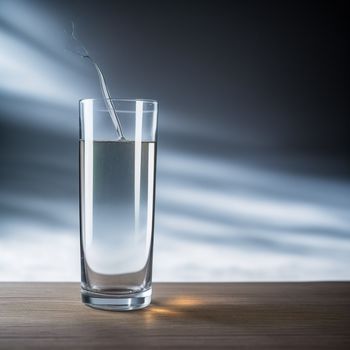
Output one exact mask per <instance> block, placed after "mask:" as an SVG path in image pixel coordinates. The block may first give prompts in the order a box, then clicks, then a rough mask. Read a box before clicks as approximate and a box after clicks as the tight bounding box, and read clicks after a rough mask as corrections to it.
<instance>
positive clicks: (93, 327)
mask: <svg viewBox="0 0 350 350" xmlns="http://www.w3.org/2000/svg"><path fill="white" fill-rule="evenodd" d="M153 291H154V292H153V296H154V297H153V302H152V305H151V306H150V307H149V308H147V309H144V310H140V311H131V312H110V311H99V310H94V309H91V308H89V307H87V306H85V305H83V304H82V303H81V301H80V291H79V284H78V283H0V348H1V349H151V348H152V349H196V348H200V349H236V348H237V349H350V283H347V282H339V283H156V284H154V289H153Z"/></svg>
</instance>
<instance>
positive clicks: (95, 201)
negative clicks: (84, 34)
mask: <svg viewBox="0 0 350 350" xmlns="http://www.w3.org/2000/svg"><path fill="white" fill-rule="evenodd" d="M111 107H113V108H114V111H116V113H111V110H110V108H111ZM157 109H158V108H157V102H155V101H150V100H121V99H110V100H103V99H101V100H99V99H86V100H81V101H80V157H79V159H80V160H79V163H80V243H81V245H80V246H81V295H82V301H83V302H84V303H85V304H87V305H89V306H92V307H95V308H99V309H107V310H133V309H140V308H143V307H146V306H147V305H149V303H150V302H151V294H152V251H153V227H154V200H155V173H156V154H157ZM113 118H114V119H113ZM116 119H117V120H116Z"/></svg>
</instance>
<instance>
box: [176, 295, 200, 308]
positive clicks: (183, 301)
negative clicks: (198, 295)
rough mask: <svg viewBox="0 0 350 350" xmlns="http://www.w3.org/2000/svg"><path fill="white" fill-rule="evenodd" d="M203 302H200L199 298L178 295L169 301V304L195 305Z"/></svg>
mask: <svg viewBox="0 0 350 350" xmlns="http://www.w3.org/2000/svg"><path fill="white" fill-rule="evenodd" d="M202 304H203V302H201V301H200V300H199V299H195V298H190V297H184V296H183V297H178V298H175V299H173V300H172V301H171V303H170V305H173V306H180V307H181V306H197V305H202Z"/></svg>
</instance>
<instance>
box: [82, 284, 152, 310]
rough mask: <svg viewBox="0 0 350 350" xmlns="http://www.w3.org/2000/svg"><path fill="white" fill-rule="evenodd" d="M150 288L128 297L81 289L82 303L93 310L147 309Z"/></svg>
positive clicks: (150, 296)
mask: <svg viewBox="0 0 350 350" xmlns="http://www.w3.org/2000/svg"><path fill="white" fill-rule="evenodd" d="M151 298H152V288H149V289H147V290H145V291H142V292H139V293H133V294H128V295H111V294H103V293H96V292H92V291H89V290H86V289H81V299H82V302H83V303H84V304H85V305H87V306H90V307H92V308H94V309H100V310H108V311H131V310H139V309H143V308H145V307H147V306H148V305H149V304H150V303H151Z"/></svg>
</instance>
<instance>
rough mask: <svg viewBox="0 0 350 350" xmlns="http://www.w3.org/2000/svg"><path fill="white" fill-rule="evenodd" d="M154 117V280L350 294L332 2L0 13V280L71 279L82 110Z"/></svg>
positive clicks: (339, 23)
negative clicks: (136, 101)
mask: <svg viewBox="0 0 350 350" xmlns="http://www.w3.org/2000/svg"><path fill="white" fill-rule="evenodd" d="M71 19H72V20H74V21H75V23H76V28H77V32H78V34H79V36H80V38H81V39H82V41H83V42H84V44H85V45H86V46H87V48H88V49H89V51H90V53H91V55H92V56H93V57H94V58H95V60H96V61H97V62H98V63H99V65H100V66H101V68H102V70H103V72H104V73H105V75H106V77H107V80H108V84H109V87H110V90H111V93H112V95H113V96H114V97H130V98H137V97H142V98H151V99H156V100H158V101H159V103H160V114H159V160H158V183H157V186H158V187H157V212H156V229H155V261H154V278H155V279H156V280H167V281H178V280H185V281H190V280H193V281H199V280H200V281H203V280H209V281H224V280H228V281H236V280H315V279H316V280H318V279H349V278H350V272H349V268H348V267H349V263H350V213H349V210H350V166H349V165H350V164H349V154H348V148H349V146H350V139H349V126H348V117H349V68H348V62H349V57H348V55H347V50H348V46H349V23H350V21H349V13H348V12H347V11H346V8H345V2H342V1H339V2H337V1H335V2H325V3H323V2H296V1H291V2H289V1H287V2H285V1H284V2H259V1H241V2H232V3H230V2H225V1H212V2H204V1H202V2H199V1H143V2H142V1H4V0H0V99H1V100H0V159H1V167H0V181H1V182H0V280H78V279H79V228H78V145H77V142H78V108H77V103H78V100H79V99H80V98H86V97H99V96H100V92H99V85H98V81H97V77H96V75H95V72H94V71H93V69H92V67H91V66H89V65H88V64H87V62H84V61H83V60H81V59H80V58H79V57H77V56H74V55H73V54H71V53H70V52H69V51H67V50H66V41H67V34H66V33H65V32H64V31H68V32H69V29H70V28H69V21H70V20H71Z"/></svg>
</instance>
